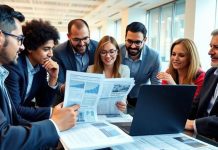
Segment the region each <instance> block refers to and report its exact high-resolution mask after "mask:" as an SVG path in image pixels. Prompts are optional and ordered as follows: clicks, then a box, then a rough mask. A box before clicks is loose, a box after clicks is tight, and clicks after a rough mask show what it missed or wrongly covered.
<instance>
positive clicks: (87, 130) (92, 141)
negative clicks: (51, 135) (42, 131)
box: [59, 122, 133, 150]
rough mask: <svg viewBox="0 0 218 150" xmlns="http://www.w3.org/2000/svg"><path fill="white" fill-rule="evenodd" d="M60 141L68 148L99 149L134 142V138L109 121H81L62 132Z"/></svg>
mask: <svg viewBox="0 0 218 150" xmlns="http://www.w3.org/2000/svg"><path fill="white" fill-rule="evenodd" d="M59 136H60V141H61V143H62V145H63V147H64V148H65V149H66V150H71V149H74V150H75V149H80V150H83V149H84V150H88V149H98V148H105V147H111V146H114V145H119V144H124V143H128V142H132V141H133V140H132V138H131V137H130V136H129V135H127V134H126V133H124V132H123V131H122V130H121V129H119V128H118V127H117V126H115V125H112V124H110V123H107V122H95V123H79V124H77V125H76V126H75V127H74V128H71V129H69V130H67V131H63V132H60V134H59Z"/></svg>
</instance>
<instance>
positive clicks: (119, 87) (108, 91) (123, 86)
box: [98, 78, 134, 115]
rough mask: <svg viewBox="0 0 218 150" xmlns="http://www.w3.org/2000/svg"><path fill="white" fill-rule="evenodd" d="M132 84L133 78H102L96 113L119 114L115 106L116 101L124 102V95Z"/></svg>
mask: <svg viewBox="0 0 218 150" xmlns="http://www.w3.org/2000/svg"><path fill="white" fill-rule="evenodd" d="M133 86H134V79H133V78H110V79H104V80H103V89H102V93H101V97H100V100H99V102H98V114H99V115H102V114H103V115H105V114H109V115H116V114H120V111H119V110H118V109H117V107H116V103H117V102H118V101H122V102H124V103H126V97H127V95H128V93H129V92H130V90H131V89H132V87H133ZM109 106H110V107H109Z"/></svg>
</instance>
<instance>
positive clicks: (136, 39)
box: [126, 31, 146, 56]
mask: <svg viewBox="0 0 218 150" xmlns="http://www.w3.org/2000/svg"><path fill="white" fill-rule="evenodd" d="M145 40H146V38H144V37H143V34H142V33H141V32H131V31H128V32H127V34H126V50H127V52H128V54H129V55H130V56H140V53H141V50H142V48H143V46H144V42H145Z"/></svg>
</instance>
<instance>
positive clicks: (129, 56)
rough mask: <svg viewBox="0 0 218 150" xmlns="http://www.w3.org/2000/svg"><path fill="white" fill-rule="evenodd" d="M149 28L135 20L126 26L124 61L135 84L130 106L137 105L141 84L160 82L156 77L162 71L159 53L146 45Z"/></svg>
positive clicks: (130, 97)
mask: <svg viewBox="0 0 218 150" xmlns="http://www.w3.org/2000/svg"><path fill="white" fill-rule="evenodd" d="M146 34H147V30H146V28H145V26H144V25H143V24H142V23H140V22H133V23H131V24H129V25H128V26H127V28H126V37H125V45H123V46H121V51H122V59H123V60H122V63H123V64H125V65H127V66H129V69H130V77H132V78H134V79H135V86H134V87H133V89H132V90H131V92H130V94H129V95H128V98H127V100H128V104H129V106H133V107H134V106H135V104H136V102H137V97H138V93H139V88H140V85H141V84H148V83H149V80H150V83H151V84H160V81H159V80H158V79H157V78H156V75H157V73H158V72H159V71H160V59H159V54H158V53H157V52H156V51H154V50H152V49H151V48H149V47H148V46H147V45H145V42H146V40H147V37H146Z"/></svg>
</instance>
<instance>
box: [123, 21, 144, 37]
mask: <svg viewBox="0 0 218 150" xmlns="http://www.w3.org/2000/svg"><path fill="white" fill-rule="evenodd" d="M128 31H131V32H141V33H142V34H143V36H144V38H145V37H146V34H147V29H146V27H145V26H144V24H142V23H141V22H132V23H130V24H129V25H128V26H127V27H126V36H127V32H128Z"/></svg>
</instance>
